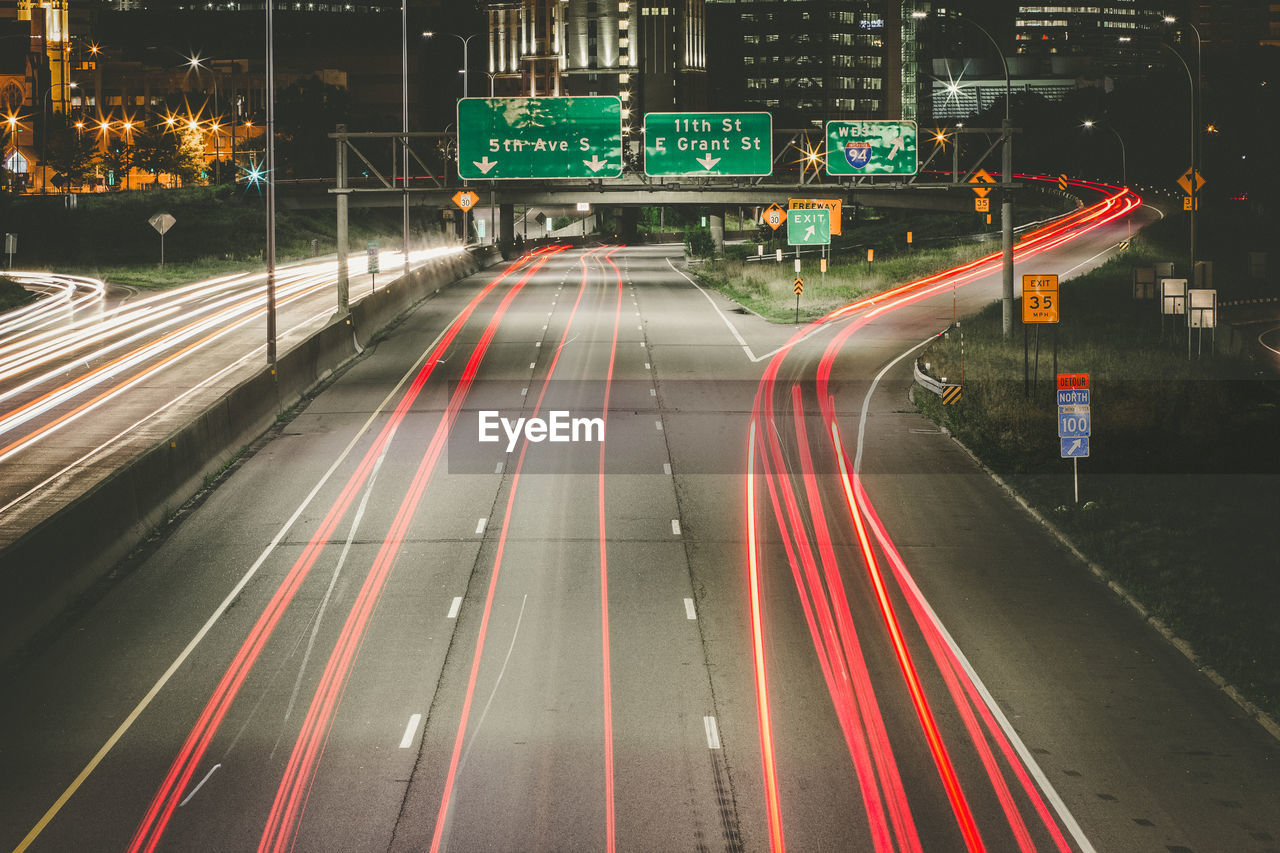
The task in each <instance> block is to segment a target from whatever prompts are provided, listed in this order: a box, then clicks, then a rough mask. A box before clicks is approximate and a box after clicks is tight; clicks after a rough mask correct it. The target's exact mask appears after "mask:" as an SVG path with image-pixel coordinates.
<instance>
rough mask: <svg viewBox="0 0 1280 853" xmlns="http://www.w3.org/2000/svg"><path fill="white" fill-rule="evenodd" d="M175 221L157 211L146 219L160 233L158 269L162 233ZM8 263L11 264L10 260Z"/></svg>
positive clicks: (161, 249)
mask: <svg viewBox="0 0 1280 853" xmlns="http://www.w3.org/2000/svg"><path fill="white" fill-rule="evenodd" d="M177 221H178V220H176V219H174V218H173V214H171V213H157V214H156V215H154V216H152V217H151V218H150V219H148V220H147V222H148V223H150V225H151V227H152V228H154V229H156V233H158V234H159V235H160V269H164V234H165V232H166V231H168V230H169V229H170V228H172V227H173V223H175V222H177ZM9 265H10V266H13V264H12V261H11V262H10V264H9Z"/></svg>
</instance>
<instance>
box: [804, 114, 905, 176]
mask: <svg viewBox="0 0 1280 853" xmlns="http://www.w3.org/2000/svg"><path fill="white" fill-rule="evenodd" d="M917 135H918V131H917V128H916V123H915V122H914V121H885V120H867V121H829V122H827V174H828V175H832V176H836V175H914V174H915V173H916V171H917V169H918V168H919V166H918V158H917V149H916V139H917Z"/></svg>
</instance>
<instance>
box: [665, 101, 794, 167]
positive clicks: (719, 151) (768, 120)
mask: <svg viewBox="0 0 1280 853" xmlns="http://www.w3.org/2000/svg"><path fill="white" fill-rule="evenodd" d="M772 171H773V116H772V115H770V114H769V113H645V117H644V173H645V174H646V175H649V176H651V177H666V176H676V175H724V176H743V177H745V176H759V175H768V174H771V173H772Z"/></svg>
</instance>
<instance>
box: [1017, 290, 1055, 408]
mask: <svg viewBox="0 0 1280 853" xmlns="http://www.w3.org/2000/svg"><path fill="white" fill-rule="evenodd" d="M1032 323H1035V324H1039V323H1052V324H1054V326H1053V372H1054V373H1057V372H1058V326H1057V323H1058V277H1057V276H1056V275H1024V276H1023V277H1022V393H1023V396H1026V397H1029V396H1030V395H1031V385H1032V384H1035V385H1039V384H1040V326H1039V325H1037V326H1036V368H1035V382H1034V383H1031V382H1029V381H1028V361H1029V359H1028V353H1027V349H1028V340H1027V325H1028V324H1032Z"/></svg>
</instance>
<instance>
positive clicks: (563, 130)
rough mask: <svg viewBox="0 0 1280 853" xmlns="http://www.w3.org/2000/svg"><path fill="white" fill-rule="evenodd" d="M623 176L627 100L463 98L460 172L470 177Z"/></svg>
mask: <svg viewBox="0 0 1280 853" xmlns="http://www.w3.org/2000/svg"><path fill="white" fill-rule="evenodd" d="M621 174H622V101H620V100H618V99H617V98H615V97H608V96H589V97H581V98H463V99H462V100H460V101H458V176H459V177H461V178H463V179H465V180H490V181H502V180H513V179H519V178H616V177H618V176H620V175H621Z"/></svg>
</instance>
